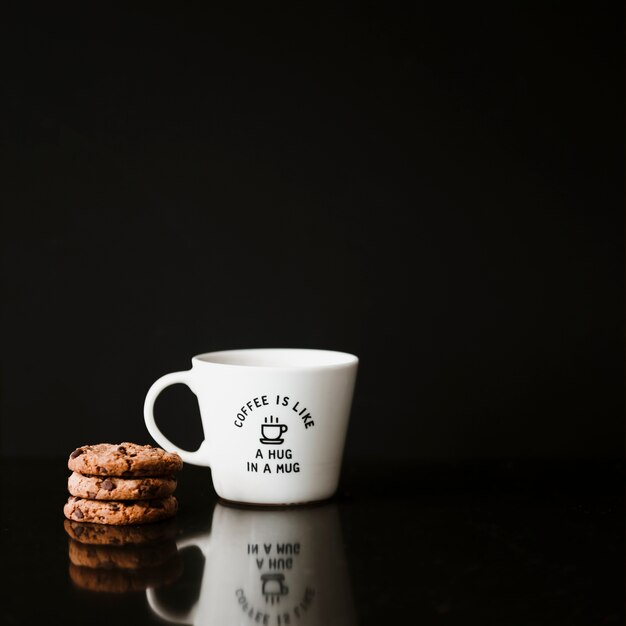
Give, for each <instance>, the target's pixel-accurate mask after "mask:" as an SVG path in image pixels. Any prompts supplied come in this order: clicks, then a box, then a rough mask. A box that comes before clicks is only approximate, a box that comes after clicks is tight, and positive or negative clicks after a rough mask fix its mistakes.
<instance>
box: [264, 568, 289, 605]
mask: <svg viewBox="0 0 626 626" xmlns="http://www.w3.org/2000/svg"><path fill="white" fill-rule="evenodd" d="M261 581H262V583H263V585H262V587H261V593H262V594H263V596H264V597H265V601H266V602H270V603H271V604H274V603H275V602H279V601H280V596H284V595H286V594H287V593H289V587H287V585H285V575H284V574H261Z"/></svg>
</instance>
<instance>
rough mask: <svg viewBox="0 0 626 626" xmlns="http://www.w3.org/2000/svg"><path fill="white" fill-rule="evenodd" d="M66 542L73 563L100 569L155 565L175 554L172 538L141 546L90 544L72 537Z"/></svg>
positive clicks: (136, 567)
mask: <svg viewBox="0 0 626 626" xmlns="http://www.w3.org/2000/svg"><path fill="white" fill-rule="evenodd" d="M68 543H69V545H68V554H69V557H70V561H71V562H72V563H74V565H80V566H83V567H96V568H100V569H139V568H141V567H155V566H156V565H161V564H162V563H165V562H166V561H168V560H169V559H171V558H172V557H173V556H174V555H175V554H176V542H175V541H174V540H173V539H170V540H169V541H161V542H159V543H154V544H147V545H143V546H114V547H112V546H90V545H87V544H85V543H80V542H79V541H75V540H74V539H70V540H69V542H68Z"/></svg>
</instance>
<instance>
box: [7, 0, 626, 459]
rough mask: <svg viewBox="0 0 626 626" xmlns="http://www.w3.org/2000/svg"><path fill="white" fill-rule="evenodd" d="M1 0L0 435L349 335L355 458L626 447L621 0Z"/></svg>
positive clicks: (571, 454) (29, 441)
mask: <svg viewBox="0 0 626 626" xmlns="http://www.w3.org/2000/svg"><path fill="white" fill-rule="evenodd" d="M609 6H612V8H611V9H610V10H609V9H608V7H609ZM11 17H12V18H13V19H12V21H9V22H8V24H9V27H10V36H9V37H8V38H7V39H6V40H5V42H6V43H8V46H7V54H6V55H5V72H4V74H3V81H2V82H3V85H4V96H3V109H4V111H5V114H4V115H3V136H4V139H5V141H4V144H5V146H6V147H8V150H7V152H6V155H7V156H8V159H7V165H6V167H5V172H4V173H5V177H4V183H3V185H2V186H3V192H4V193H3V195H5V202H4V203H3V204H4V209H3V217H2V248H3V280H2V293H1V296H2V301H3V305H2V316H3V323H2V422H1V426H2V429H1V443H2V447H1V452H2V455H4V456H15V455H65V454H67V453H68V451H70V450H71V449H73V447H74V446H77V445H81V444H84V443H96V442H100V441H111V442H116V441H122V440H131V441H138V442H146V443H148V442H151V439H150V438H149V436H148V434H147V432H146V430H145V427H144V424H143V418H142V405H143V399H144V396H145V393H146V391H147V389H148V387H149V386H150V384H151V383H152V382H153V381H154V380H155V379H156V378H157V377H159V376H160V375H162V374H164V373H166V372H168V371H176V370H180V369H187V368H188V367H189V366H190V358H191V356H193V355H194V354H197V353H200V352H205V351H210V350H218V349H230V348H247V347H273V346H280V347H283V346H284V347H314V348H329V349H338V350H345V351H349V352H353V353H355V354H357V355H358V356H359V357H360V359H361V365H360V371H359V378H358V383H357V388H356V395H355V401H354V407H353V413H352V422H351V428H350V432H349V439H348V444H347V454H348V457H349V458H350V459H381V458H382V459H384V458H395V459H399V460H402V459H405V460H410V459H413V460H417V459H493V458H498V459H500V458H522V459H531V458H532V459H545V458H552V459H555V458H556V459H563V458H567V459H594V458H617V457H620V456H621V455H622V448H623V441H624V423H623V397H624V396H623V380H624V371H623V363H624V359H623V339H624V333H623V330H624V328H623V321H624V317H623V234H624V223H623V165H624V162H623V136H624V133H623V131H624V127H623V115H624V101H623V76H624V72H623V37H622V32H623V24H624V16H623V10H622V7H620V6H619V3H614V4H612V5H610V3H587V4H586V5H585V6H584V8H581V7H579V8H577V7H576V6H575V5H573V4H572V3H566V2H562V3H549V5H548V4H546V3H539V2H536V3H508V2H505V3H499V4H493V5H491V4H489V5H486V4H484V5H478V6H476V5H469V4H466V3H464V4H461V3H459V4H455V5H449V4H447V3H420V4H415V5H412V6H411V7H410V8H405V7H404V6H403V7H402V8H397V7H396V6H395V5H393V4H390V3H372V2H364V3H359V4H353V5H350V4H345V3H342V4H337V5H332V6H324V5H322V4H317V3H316V4H309V5H299V3H291V4H287V3H286V4H284V5H272V6H271V7H268V6H267V5H264V4H261V3H258V4H252V3H251V4H250V5H249V6H244V5H240V4H237V5H235V4H232V5H229V7H228V8H224V7H221V8H216V7H213V6H210V7H204V8H202V9H200V8H198V7H197V6H196V7H191V6H189V5H182V4H170V5H168V6H167V7H165V8H161V7H158V6H157V5H155V4H152V3H151V4H149V5H147V4H146V5H145V7H143V8H142V7H141V6H140V5H134V8H128V7H122V5H119V6H117V7H114V6H109V5H84V6H81V7H80V10H79V11H78V12H72V11H62V12H61V11H59V9H58V7H49V8H48V9H47V10H46V11H44V12H37V13H30V14H29V15H17V14H15V15H12V16H11ZM157 409H158V413H159V415H160V416H161V423H162V424H163V426H164V428H166V429H167V430H168V432H169V433H170V434H171V438H172V439H173V440H175V441H176V442H177V443H179V444H181V445H184V446H188V447H192V448H193V447H196V446H197V445H198V443H199V440H200V438H201V430H200V426H199V418H198V417H197V407H196V406H195V400H194V398H193V396H192V395H191V394H190V393H189V392H188V391H187V390H185V389H183V388H182V387H180V386H177V387H175V388H171V389H170V390H169V391H167V392H166V393H164V394H163V397H162V399H161V401H160V402H159V404H158V406H157Z"/></svg>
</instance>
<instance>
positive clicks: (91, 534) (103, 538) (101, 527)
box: [63, 519, 178, 546]
mask: <svg viewBox="0 0 626 626" xmlns="http://www.w3.org/2000/svg"><path fill="white" fill-rule="evenodd" d="M63 523H64V527H65V532H66V533H67V534H68V535H69V536H70V537H71V538H72V539H76V540H77V541H80V542H81V543H85V544H90V545H99V546H125V545H143V544H147V543H155V542H158V541H162V540H164V539H173V538H174V537H176V534H177V532H178V529H177V526H176V522H174V521H172V520H165V521H163V522H155V523H154V524H142V525H140V526H107V525H106V524H92V523H89V522H74V521H73V520H70V519H66V520H63Z"/></svg>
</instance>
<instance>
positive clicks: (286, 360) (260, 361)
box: [191, 348, 359, 371]
mask: <svg viewBox="0 0 626 626" xmlns="http://www.w3.org/2000/svg"><path fill="white" fill-rule="evenodd" d="M244 356H247V357H250V358H251V360H252V362H248V363H246V362H243V357H244ZM238 357H241V359H239V358H238ZM273 359H275V360H276V362H275V363H272V362H271V361H272V360H273ZM191 360H192V362H193V363H194V364H202V365H203V366H204V365H213V366H224V367H240V368H245V369H259V370H299V371H302V370H320V369H324V370H325V369H337V368H343V367H348V366H352V365H357V364H358V362H359V358H358V357H357V356H356V355H354V354H351V353H350V352H342V351H338V350H324V349H319V348H241V349H240V348H236V349H232V350H216V351H212V352H203V353H200V354H196V355H194V356H193V357H192V359H191ZM305 361H307V362H305Z"/></svg>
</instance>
